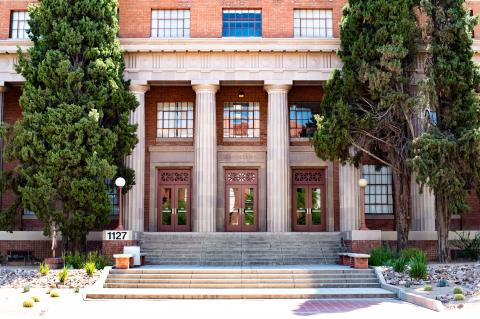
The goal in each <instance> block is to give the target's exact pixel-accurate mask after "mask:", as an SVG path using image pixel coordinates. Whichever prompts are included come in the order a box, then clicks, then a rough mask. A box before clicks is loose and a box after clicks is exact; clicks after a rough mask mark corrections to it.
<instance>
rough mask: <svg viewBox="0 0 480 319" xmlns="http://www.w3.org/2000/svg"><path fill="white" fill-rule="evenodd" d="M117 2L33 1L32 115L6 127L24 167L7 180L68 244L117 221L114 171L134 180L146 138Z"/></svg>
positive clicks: (28, 92)
mask: <svg viewBox="0 0 480 319" xmlns="http://www.w3.org/2000/svg"><path fill="white" fill-rule="evenodd" d="M117 10H118V1H116V0H98V1H90V0H78V1H74V2H71V1H57V0H44V1H40V2H38V3H37V4H35V5H32V6H30V9H29V12H30V21H29V24H30V35H29V36H30V39H31V40H32V44H33V46H32V47H31V48H29V49H28V51H27V52H22V51H21V50H19V54H18V66H17V69H16V70H17V72H18V73H19V74H21V75H22V76H23V77H24V78H25V85H24V86H23V92H22V96H21V97H20V105H21V107H22V110H23V116H22V118H21V119H20V120H18V121H17V122H16V123H15V124H14V125H13V126H11V127H7V128H3V129H2V131H3V132H4V134H3V135H4V136H5V138H6V139H5V142H6V149H5V156H6V158H7V160H8V161H16V162H17V163H18V166H17V167H16V168H15V170H14V174H11V175H10V176H9V182H8V183H7V181H6V182H5V183H4V184H5V185H7V184H8V185H10V186H11V187H12V189H13V190H14V191H17V192H18V193H19V195H20V199H21V206H22V207H23V208H25V209H28V210H31V211H34V212H35V214H36V216H37V218H38V219H39V220H41V221H42V222H44V224H45V228H44V232H45V234H46V235H50V234H51V232H52V230H51V227H52V225H53V227H55V228H56V229H57V230H58V231H60V232H61V233H62V236H63V238H64V240H66V242H67V243H69V242H70V241H73V240H82V239H84V238H85V236H86V234H87V233H88V232H89V231H91V230H93V229H98V228H101V227H102V226H104V225H106V224H107V223H108V221H109V219H108V216H109V213H110V211H111V200H110V198H109V196H108V187H107V185H106V182H107V181H108V180H111V179H114V178H115V176H116V175H117V174H119V173H120V172H121V173H122V174H124V175H125V177H127V182H128V187H130V186H131V184H132V183H134V181H133V175H132V171H131V170H128V169H126V168H125V167H124V165H123V159H124V157H125V156H126V155H128V154H129V153H131V150H132V149H133V147H134V145H135V144H136V142H137V137H136V134H135V131H136V126H135V125H132V124H129V115H130V113H131V112H132V111H134V110H135V108H136V107H137V105H138V103H137V101H136V99H135V96H134V95H133V94H132V93H131V92H130V91H129V83H128V82H126V81H124V79H123V71H124V58H123V53H122V51H121V48H120V45H119V41H118V39H117V32H118V21H117ZM5 178H7V177H5ZM12 180H14V181H12ZM128 187H127V188H125V189H128ZM12 210H13V208H12ZM10 215H12V214H10ZM10 215H9V216H10ZM0 216H3V215H2V214H0ZM1 218H2V217H0V222H4V224H8V221H7V220H1ZM9 220H11V217H10V218H9Z"/></svg>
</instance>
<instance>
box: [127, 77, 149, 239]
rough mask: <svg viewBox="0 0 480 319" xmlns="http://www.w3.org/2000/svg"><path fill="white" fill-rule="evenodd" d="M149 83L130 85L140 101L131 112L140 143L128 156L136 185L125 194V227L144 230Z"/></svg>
mask: <svg viewBox="0 0 480 319" xmlns="http://www.w3.org/2000/svg"><path fill="white" fill-rule="evenodd" d="M149 89H150V87H149V86H148V85H135V84H132V85H130V91H132V93H133V94H134V95H135V97H136V98H137V101H138V104H139V105H138V107H137V109H136V110H135V111H134V112H132V113H131V114H130V123H132V124H137V125H138V127H137V137H138V143H137V145H136V146H135V148H134V149H133V151H132V154H131V155H129V156H127V157H126V159H125V163H126V165H127V167H129V168H131V169H133V170H134V171H135V185H134V186H133V187H132V189H130V191H129V192H128V193H127V195H126V196H125V206H124V207H125V213H124V215H125V229H128V230H134V231H142V232H143V231H144V196H145V93H146V92H147V91H148V90H149Z"/></svg>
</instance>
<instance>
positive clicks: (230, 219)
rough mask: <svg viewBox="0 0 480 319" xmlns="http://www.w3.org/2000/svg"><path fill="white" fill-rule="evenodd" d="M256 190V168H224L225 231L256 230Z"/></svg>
mask: <svg viewBox="0 0 480 319" xmlns="http://www.w3.org/2000/svg"><path fill="white" fill-rule="evenodd" d="M257 190H258V171H257V170H252V169H248V170H247V169H244V170H225V224H226V227H225V228H226V230H227V231H231V232H256V231H258V191H257Z"/></svg>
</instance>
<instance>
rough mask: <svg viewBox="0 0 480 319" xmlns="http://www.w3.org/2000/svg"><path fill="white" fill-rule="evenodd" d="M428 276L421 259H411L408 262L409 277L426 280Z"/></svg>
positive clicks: (425, 264)
mask: <svg viewBox="0 0 480 319" xmlns="http://www.w3.org/2000/svg"><path fill="white" fill-rule="evenodd" d="M427 276H428V270H427V263H426V262H425V260H424V259H423V258H421V257H420V258H413V259H412V260H411V261H410V277H412V278H415V279H426V278H427Z"/></svg>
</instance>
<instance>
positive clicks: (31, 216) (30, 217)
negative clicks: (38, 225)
mask: <svg viewBox="0 0 480 319" xmlns="http://www.w3.org/2000/svg"><path fill="white" fill-rule="evenodd" d="M22 219H25V220H35V219H38V218H37V216H35V215H22Z"/></svg>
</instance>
